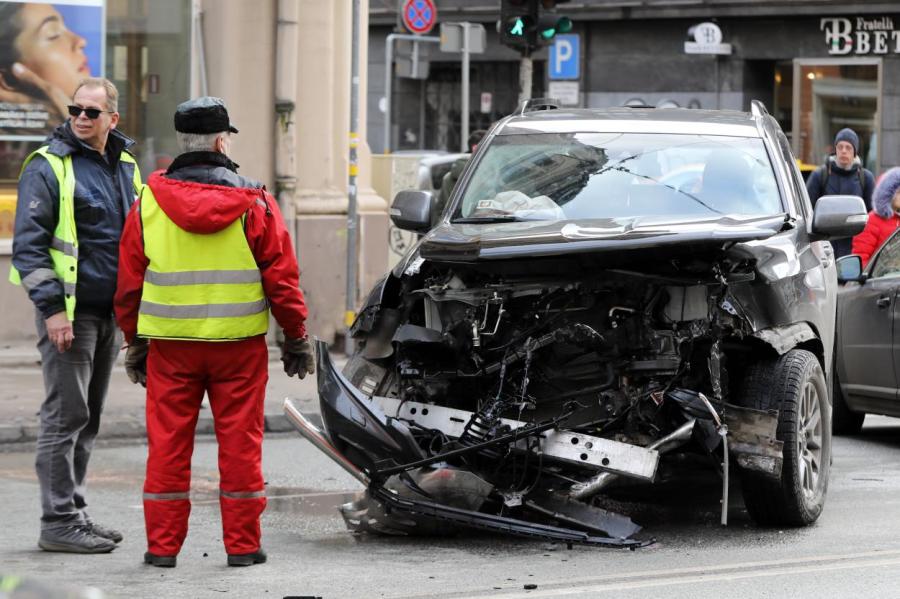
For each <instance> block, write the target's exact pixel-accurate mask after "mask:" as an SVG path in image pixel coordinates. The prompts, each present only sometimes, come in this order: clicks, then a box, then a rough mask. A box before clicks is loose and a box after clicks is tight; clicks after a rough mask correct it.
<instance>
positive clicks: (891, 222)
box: [852, 167, 900, 268]
mask: <svg viewBox="0 0 900 599" xmlns="http://www.w3.org/2000/svg"><path fill="white" fill-rule="evenodd" d="M898 189H900V167H894V168H892V169H890V170H889V171H887V172H886V173H884V175H882V177H881V179H880V180H879V181H878V185H877V186H876V187H875V193H873V194H872V211H871V212H870V213H869V220H867V221H866V228H865V229H863V231H862V233H860V234H859V235H857V236H856V237H854V238H853V250H852V251H853V253H854V254H858V255H859V256H860V257H861V258H862V265H863V268H865V267H866V265H867V264H868V263H869V259H871V258H872V256H873V255H874V254H875V252H877V251H878V250H879V249H880V248H881V246H882V245H883V244H884V242H885V241H887V238H888V237H890V236H891V235H892V234H893V233H894V231H896V230H897V228H898V227H900V216H898V215H897V212H896V211H895V210H894V207H893V204H892V202H893V199H894V194H895V193H897V190H898Z"/></svg>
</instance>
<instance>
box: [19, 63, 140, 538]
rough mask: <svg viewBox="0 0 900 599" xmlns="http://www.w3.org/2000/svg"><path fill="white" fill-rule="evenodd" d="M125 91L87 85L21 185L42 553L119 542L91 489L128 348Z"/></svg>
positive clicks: (135, 177)
mask: <svg viewBox="0 0 900 599" xmlns="http://www.w3.org/2000/svg"><path fill="white" fill-rule="evenodd" d="M117 102H118V92H117V90H116V88H115V86H114V85H113V84H112V82H110V81H109V80H107V79H102V78H88V79H85V80H83V81H82V82H81V84H80V85H79V86H78V88H77V89H76V90H75V95H74V96H73V98H72V104H71V105H70V106H69V107H68V110H69V119H68V121H66V122H65V123H63V124H62V125H60V126H59V127H57V128H56V129H55V130H54V131H53V132H52V133H51V134H50V136H49V137H48V139H47V142H46V144H45V145H43V146H41V147H40V148H39V149H38V150H36V151H35V152H33V153H32V154H31V155H30V156H29V157H28V158H27V159H26V160H25V165H24V166H23V168H22V173H21V176H20V177H19V188H18V204H17V207H16V223H15V236H14V238H13V255H12V264H13V270H12V272H11V273H10V280H11V281H13V282H14V283H19V284H21V285H22V286H23V287H24V288H25V289H26V291H27V292H28V295H29V297H30V298H31V301H32V302H33V303H34V306H35V313H36V316H35V321H36V326H37V332H38V349H39V350H40V352H41V364H42V368H43V373H44V388H45V392H46V398H45V400H44V403H43V405H42V406H41V412H40V421H41V425H40V432H39V434H38V442H37V459H36V469H37V475H38V480H39V482H40V488H41V505H42V512H43V513H42V516H41V534H40V538H39V540H38V545H39V546H40V547H41V548H42V549H44V550H45V551H63V552H71V553H107V552H109V551H112V550H113V549H115V547H116V543H118V542H120V541H121V540H122V535H121V533H119V532H117V531H115V530H113V529H111V528H107V527H104V526H101V525H99V524H98V523H96V522H94V521H93V520H92V519H91V518H90V517H89V516H88V514H87V512H86V506H87V502H86V499H85V478H86V473H87V466H88V461H89V459H90V456H91V449H92V448H93V444H94V439H95V437H96V436H97V430H98V428H99V425H100V413H101V412H102V410H103V403H104V401H105V399H106V392H107V387H108V385H109V378H110V374H111V372H112V368H113V363H114V362H115V360H116V354H117V353H118V348H119V335H118V333H117V328H116V323H115V319H114V317H113V296H114V294H115V290H116V271H117V268H118V242H119V237H120V236H121V233H122V228H123V226H124V223H125V215H126V214H127V213H128V210H129V209H130V208H131V205H132V204H133V203H134V198H135V195H136V192H137V190H138V189H139V188H140V185H141V180H140V173H139V172H138V168H137V164H136V163H135V161H134V157H133V156H132V155H131V154H130V152H129V148H131V147H132V146H133V145H134V141H132V140H131V139H129V138H128V137H126V136H125V135H123V134H122V133H120V132H119V131H117V130H116V125H117V124H118V122H119V113H118V112H117Z"/></svg>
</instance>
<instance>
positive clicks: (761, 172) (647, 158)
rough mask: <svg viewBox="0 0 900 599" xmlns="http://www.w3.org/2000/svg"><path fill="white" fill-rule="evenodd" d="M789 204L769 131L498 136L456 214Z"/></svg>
mask: <svg viewBox="0 0 900 599" xmlns="http://www.w3.org/2000/svg"><path fill="white" fill-rule="evenodd" d="M781 212H783V208H782V204H781V199H780V196H779V194H778V188H777V185H776V183H775V177H774V175H773V172H772V167H771V165H770V164H769V158H768V155H767V154H766V150H765V147H764V145H763V142H762V140H761V139H758V138H749V137H725V136H714V135H674V134H645V133H562V134H560V133H538V134H520V135H505V136H497V137H495V138H494V139H493V141H492V142H491V144H490V146H489V147H488V148H487V152H486V154H485V155H484V156H483V157H482V158H481V160H480V161H479V163H478V165H477V168H476V170H475V173H474V174H473V176H472V178H471V179H470V180H469V184H468V186H467V188H466V190H465V192H464V195H463V198H462V201H461V202H459V204H458V205H457V207H456V209H455V211H454V214H453V221H454V222H490V221H494V222H497V221H518V220H550V221H558V220H581V219H600V218H627V217H635V216H666V217H682V216H684V217H701V218H702V217H712V218H716V217H721V216H723V215H772V214H778V213H781Z"/></svg>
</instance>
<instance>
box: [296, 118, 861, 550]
mask: <svg viewBox="0 0 900 599" xmlns="http://www.w3.org/2000/svg"><path fill="white" fill-rule="evenodd" d="M541 107H542V108H545V110H534V111H530V110H528V107H527V106H526V107H523V109H522V110H521V111H520V112H519V113H518V114H515V115H513V116H510V117H507V118H505V119H503V120H502V121H500V122H498V123H497V124H496V125H495V126H494V127H493V129H492V130H491V132H490V133H489V135H488V136H487V137H486V138H485V140H484V141H483V142H482V143H481V144H479V146H478V150H477V152H476V153H475V155H474V157H473V159H472V160H471V161H470V163H469V164H468V166H467V167H466V169H465V171H464V172H463V174H462V176H461V178H460V181H459V184H458V185H457V188H456V189H455V191H454V194H453V197H452V198H451V200H450V202H449V204H448V206H447V208H446V211H445V213H444V214H443V215H442V216H441V218H440V219H439V222H438V225H437V226H436V227H435V228H433V229H430V230H429V226H430V223H431V222H432V221H431V208H432V202H433V199H432V197H431V195H430V194H429V193H428V192H422V191H409V192H402V193H400V194H399V195H398V196H397V198H396V199H395V201H394V203H393V206H392V209H391V217H392V219H393V221H394V223H395V224H396V225H398V226H399V227H401V228H404V229H407V230H412V231H417V232H420V233H424V236H423V237H422V239H421V240H420V242H419V243H418V244H417V245H416V246H415V247H413V248H412V249H411V251H410V252H409V253H408V255H407V256H405V258H404V259H403V260H402V261H401V262H400V263H399V264H398V265H397V266H396V268H394V269H393V271H392V272H390V273H389V274H387V275H386V276H385V277H384V278H383V279H382V280H381V281H380V282H379V283H378V284H377V285H376V286H375V288H374V289H373V290H372V292H371V294H370V295H369V297H368V300H367V301H366V303H365V306H364V307H363V308H362V310H361V311H360V312H359V314H358V315H357V317H356V321H355V323H354V324H353V326H352V328H351V334H352V336H353V338H354V340H355V341H356V352H355V353H354V354H353V355H352V357H351V358H350V359H349V361H348V363H347V364H346V366H345V367H344V368H343V371H342V372H338V371H337V370H336V369H335V367H334V365H333V364H332V362H331V361H330V359H329V357H328V353H327V351H325V350H324V346H320V348H319V374H318V377H319V394H320V400H321V413H322V418H323V422H324V427H325V430H324V431H318V430H317V429H315V428H314V427H313V426H312V425H311V424H310V423H309V422H307V421H305V420H304V419H303V417H302V416H301V415H300V414H299V413H298V412H297V411H296V409H295V408H294V407H293V406H292V405H290V404H287V405H286V408H287V412H288V414H289V416H291V418H292V419H293V420H294V422H295V423H296V424H297V426H298V428H300V429H301V431H302V432H303V433H304V435H305V436H306V437H307V438H310V439H311V440H313V441H314V442H315V443H317V445H318V446H319V447H320V448H321V449H322V450H323V451H326V452H327V453H328V454H329V455H331V456H332V457H333V458H334V459H335V460H336V461H338V462H339V463H341V464H342V465H343V466H344V467H345V468H347V469H348V470H349V471H351V472H352V473H353V474H354V475H355V476H357V478H358V479H359V480H360V481H362V482H363V483H364V484H366V485H367V487H368V489H367V493H366V496H365V497H364V498H362V499H361V500H360V501H358V502H356V503H354V504H348V505H346V506H344V508H342V510H343V513H344V516H345V518H346V519H347V522H348V524H349V525H350V526H351V528H353V529H356V530H378V531H381V532H388V533H400V534H407V533H410V532H415V531H428V532H432V531H435V530H440V529H442V528H446V527H447V526H451V527H452V526H455V525H464V526H472V527H480V528H488V529H493V530H502V531H506V532H512V533H516V534H524V535H532V536H537V537H542V538H548V539H562V540H565V541H568V542H580V543H592V544H601V545H620V546H621V545H625V546H633V545H635V544H640V543H641V542H642V541H640V540H637V539H634V538H631V537H632V535H633V534H634V533H635V532H636V531H637V530H638V528H639V527H638V526H637V525H636V524H634V523H632V522H631V520H630V519H629V518H628V517H626V516H623V515H619V514H616V513H613V512H611V511H609V510H608V509H604V502H603V495H605V494H608V493H612V492H614V491H615V489H616V488H617V487H620V486H622V485H634V484H636V483H640V484H652V483H654V481H658V480H660V479H661V478H664V477H665V476H666V472H668V468H669V465H671V464H674V463H676V462H678V461H679V460H678V459H676V458H677V456H684V455H686V454H690V455H693V456H695V457H696V456H701V457H703V456H706V457H705V458H703V459H705V460H706V461H708V463H709V464H710V467H709V470H710V475H711V476H715V474H713V473H714V472H715V471H717V472H718V475H719V476H721V477H722V479H723V485H722V489H723V495H724V497H723V503H722V505H723V511H722V521H723V523H725V521H726V519H727V505H728V500H727V492H728V486H729V485H728V482H729V477H734V476H736V475H737V476H740V478H741V483H742V485H741V487H742V489H743V495H744V500H745V504H746V506H747V509H748V511H749V513H750V515H751V516H752V517H753V518H754V519H755V520H756V521H757V522H758V523H760V524H779V525H806V524H810V523H812V522H814V521H815V520H816V519H817V518H818V516H819V514H820V513H821V511H822V508H823V505H824V502H825V494H826V489H827V486H828V471H829V463H830V446H831V426H830V414H831V403H830V388H831V387H830V385H829V384H828V382H827V381H828V380H829V378H830V376H831V367H832V355H833V349H834V326H835V301H836V287H837V281H836V271H835V264H834V258H833V253H832V248H831V245H830V243H829V242H828V240H829V239H830V238H835V237H845V236H849V235H853V234H855V233H857V232H859V231H860V230H861V228H862V227H863V225H864V223H865V218H866V214H865V208H864V205H863V203H862V200H861V199H859V198H855V197H849V196H827V197H823V198H821V199H820V200H819V201H818V203H817V205H816V210H815V212H814V211H813V210H812V208H811V206H810V202H809V199H808V197H807V194H806V190H805V187H804V185H803V181H802V179H801V176H800V173H799V172H798V170H797V168H796V165H795V162H794V159H793V158H792V156H791V152H790V149H789V146H788V141H787V139H786V138H785V135H784V134H783V133H782V131H781V130H780V128H779V126H778V124H777V123H776V121H775V120H774V119H773V118H772V117H771V116H769V115H768V113H767V112H766V111H765V108H764V107H763V106H762V104H761V103H758V102H754V104H753V110H752V111H751V112H750V113H743V112H726V111H702V110H683V109H643V108H622V109H611V110H566V111H563V110H560V109H552V107H548V106H547V105H546V104H545V105H542V106H541ZM546 108H551V109H546ZM700 461H703V460H700Z"/></svg>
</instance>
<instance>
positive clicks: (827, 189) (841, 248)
mask: <svg viewBox="0 0 900 599" xmlns="http://www.w3.org/2000/svg"><path fill="white" fill-rule="evenodd" d="M806 189H807V191H808V192H809V201H810V202H812V205H813V207H815V205H816V201H818V199H819V198H820V197H822V196H828V195H851V196H859V197H861V198H862V199H863V202H865V203H866V211H871V210H872V191H873V190H874V189H875V176H874V175H873V174H872V172H871V171H870V170H868V169H867V168H864V167H863V165H862V162H861V161H860V159H859V136H858V135H857V134H856V132H855V131H853V129H849V128H845V129H841V130H840V131H838V133H837V135H835V137H834V154H832V155H831V156H829V157H828V159H827V160H826V161H825V164H824V165H822V166H820V167H819V168H818V169H816V170H815V171H814V172H813V174H811V175H810V176H809V180H808V181H807V182H806ZM831 245H832V246H833V247H834V254H835V257H838V258H839V257H841V256H846V255H847V254H849V253H850V239H849V238H847V239H835V240H833V241H832V242H831Z"/></svg>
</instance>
